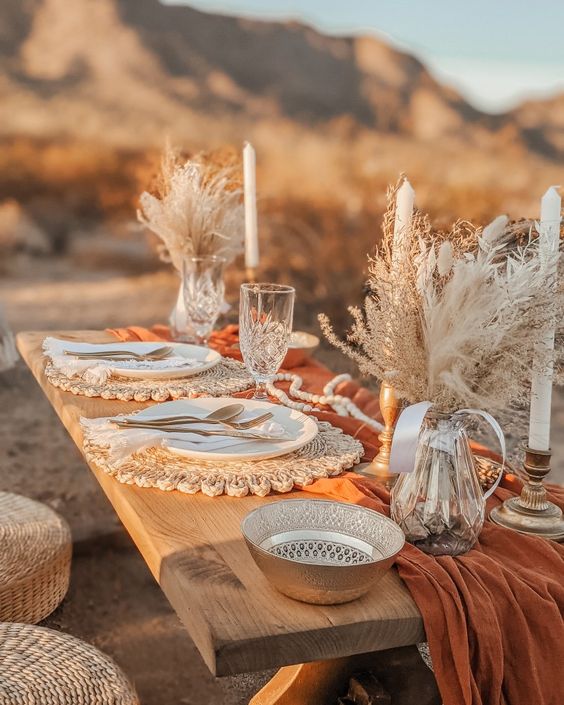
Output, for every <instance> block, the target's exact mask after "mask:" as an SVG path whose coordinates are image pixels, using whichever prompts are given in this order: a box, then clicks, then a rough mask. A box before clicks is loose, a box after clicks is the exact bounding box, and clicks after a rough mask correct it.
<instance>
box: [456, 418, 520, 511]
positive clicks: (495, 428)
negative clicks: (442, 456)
mask: <svg viewBox="0 0 564 705" xmlns="http://www.w3.org/2000/svg"><path fill="white" fill-rule="evenodd" d="M459 414H468V415H470V416H480V417H481V418H482V419H484V421H486V422H487V423H488V424H489V425H490V426H491V428H492V429H493V431H494V433H495V435H496V436H497V440H498V442H499V447H500V448H501V459H502V460H501V468H500V471H499V473H498V475H497V477H496V479H495V482H494V483H493V485H492V486H491V487H490V489H489V490H487V492H484V499H487V498H488V497H491V495H492V494H493V493H494V492H495V490H496V489H497V486H498V485H499V483H500V482H501V478H502V476H503V470H504V468H505V460H506V455H507V451H506V447H505V436H504V435H503V431H502V430H501V426H500V425H499V424H498V422H497V421H496V420H495V419H494V417H493V416H492V415H491V414H488V412H487V411H483V410H482V409H460V410H459V411H456V412H455V414H454V416H457V415H459Z"/></svg>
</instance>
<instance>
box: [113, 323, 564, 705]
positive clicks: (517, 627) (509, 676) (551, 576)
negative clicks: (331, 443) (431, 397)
mask: <svg viewBox="0 0 564 705" xmlns="http://www.w3.org/2000/svg"><path fill="white" fill-rule="evenodd" d="M111 332H112V333H114V335H116V336H117V337H118V338H119V339H120V340H145V341H147V340H166V339H168V338H169V331H168V328H166V327H165V326H156V327H155V328H153V329H152V330H147V329H145V328H136V327H130V328H122V329H114V330H112V331H111ZM236 342H237V326H228V327H227V328H225V329H223V330H222V331H219V332H218V333H215V334H214V335H213V337H212V340H211V342H210V345H211V347H214V348H215V349H216V350H218V351H219V352H221V353H222V354H223V355H226V356H229V357H235V358H240V353H239V351H238V349H237V348H234V347H233V346H234V344H235V343H236ZM290 371H291V372H296V373H297V374H299V375H300V377H302V378H303V380H304V385H303V388H304V389H305V390H307V391H311V392H314V393H317V394H319V393H320V391H321V389H322V387H323V386H324V385H325V384H326V383H327V382H328V381H329V380H330V379H331V378H332V377H333V374H332V373H331V372H330V370H328V369H327V368H326V367H324V366H323V365H320V364H319V363H317V362H315V361H314V360H308V361H307V364H305V365H304V366H302V367H299V368H294V369H292V370H290ZM286 384H287V383H286ZM337 393H338V394H343V395H346V396H348V397H350V398H351V399H353V401H354V402H355V403H356V404H357V406H358V407H359V408H360V409H361V410H362V411H364V412H365V413H366V414H368V415H370V416H373V417H375V418H377V417H378V415H379V410H378V400H377V399H376V398H375V396H374V395H373V394H371V393H370V392H368V391H367V390H366V389H363V388H362V387H360V386H359V385H358V384H356V383H353V382H347V383H344V384H342V385H340V386H339V387H338V388H337ZM251 394H252V392H245V393H242V394H239V395H237V396H250V395H251ZM315 415H316V416H317V417H318V418H320V419H324V420H327V421H330V422H331V423H332V424H333V425H335V426H338V427H340V428H342V429H343V430H344V431H345V432H346V433H349V434H351V435H352V436H355V437H356V438H358V439H359V440H360V441H361V442H362V443H363V445H364V448H365V457H366V459H371V458H372V457H374V454H375V453H376V449H377V446H378V441H377V438H376V434H375V432H374V430H373V429H371V428H370V427H368V426H366V424H362V423H361V422H360V421H357V420H355V419H352V418H343V417H341V416H339V415H338V414H335V413H333V412H331V411H319V412H316V414H315ZM303 489H304V490H309V491H311V492H315V493H321V494H325V495H327V496H329V497H332V498H334V499H338V500H344V501H349V502H355V503H357V504H362V505H364V506H367V507H370V508H372V509H376V510H377V511H381V512H383V513H385V514H389V493H388V492H387V491H386V490H385V489H384V488H383V487H381V486H380V485H378V484H377V483H374V482H371V481H369V480H367V479H365V478H362V477H360V476H358V475H355V474H354V473H346V474H345V475H343V476H342V477H339V478H332V479H324V480H318V481H317V482H315V483H313V484H312V485H310V486H309V487H304V488H303ZM519 491H520V482H519V481H518V480H517V478H515V477H513V476H508V477H506V478H505V479H504V481H503V483H502V485H501V486H500V487H498V489H497V490H496V492H495V494H494V496H492V497H491V498H490V500H489V501H488V511H489V510H490V509H491V507H493V506H494V505H495V504H497V503H500V502H501V501H503V500H505V499H507V498H508V497H510V496H512V495H514V494H516V493H518V492H519ZM550 493H551V497H550V498H551V499H552V501H553V502H555V503H556V504H558V505H559V506H561V507H564V489H563V488H558V487H551V488H550ZM397 567H398V571H399V574H400V576H401V577H402V579H403V580H404V582H405V583H406V585H407V587H408V589H409V590H410V592H411V594H412V596H413V598H414V600H415V602H416V603H417V606H418V608H419V610H420V611H421V614H422V617H423V621H424V624H425V631H426V634H427V638H428V640H429V645H430V650H431V656H432V659H433V665H434V671H435V677H436V679H437V683H438V686H439V690H440V692H441V696H442V698H443V702H444V705H533V704H534V705H564V685H563V679H562V676H561V669H562V666H563V665H564V546H563V545H559V544H556V543H554V542H549V541H545V540H543V539H540V538H534V537H529V536H522V535H518V534H516V533H514V532H511V531H509V530H508V529H504V528H502V527H499V526H496V525H494V524H491V523H489V522H486V524H485V526H484V529H483V531H482V533H481V535H480V540H479V542H478V544H477V545H476V546H475V547H474V548H473V549H472V550H471V551H469V552H468V553H467V554H465V555H463V556H457V557H455V558H452V557H450V556H439V557H433V556H429V555H427V554H425V553H423V552H422V551H420V550H419V549H417V548H415V547H414V546H411V545H409V544H406V546H405V548H404V549H403V551H402V552H401V554H400V556H399V558H398V562H397Z"/></svg>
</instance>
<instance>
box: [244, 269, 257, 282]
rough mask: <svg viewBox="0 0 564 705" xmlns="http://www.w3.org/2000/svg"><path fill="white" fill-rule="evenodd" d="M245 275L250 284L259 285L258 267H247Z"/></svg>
mask: <svg viewBox="0 0 564 705" xmlns="http://www.w3.org/2000/svg"><path fill="white" fill-rule="evenodd" d="M245 275H246V278H247V281H248V282H249V284H256V283H257V268H256V267H246V269H245Z"/></svg>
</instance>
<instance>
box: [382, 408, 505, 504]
mask: <svg viewBox="0 0 564 705" xmlns="http://www.w3.org/2000/svg"><path fill="white" fill-rule="evenodd" d="M432 406H433V405H432V403H431V402H430V401H421V402H419V403H418V404H411V405H410V406H408V407H406V408H405V409H404V410H403V411H402V413H401V414H400V416H399V418H398V421H397V423H396V427H395V429H394V437H393V440H392V448H391V450H390V472H391V473H394V474H396V473H404V472H413V469H414V467H415V456H416V453H417V445H418V443H419V434H420V433H421V427H422V426H423V420H424V418H425V415H426V414H427V412H428V411H429V409H430V408H431V407H432ZM463 414H468V415H470V416H480V417H481V418H483V419H484V421H486V422H487V423H488V424H489V425H490V426H491V428H492V429H493V430H494V433H495V435H496V437H497V440H498V442H499V445H500V448H501V455H502V463H501V470H500V472H499V474H498V476H497V478H496V480H495V482H494V483H493V485H492V486H491V487H490V489H489V490H488V491H487V492H485V493H484V499H487V498H488V497H489V496H490V495H492V494H493V493H494V491H495V490H496V488H497V486H498V485H499V483H500V482H501V477H502V475H503V469H504V467H505V458H506V448H505V437H504V435H503V431H502V430H501V426H500V425H499V424H498V422H497V421H496V420H495V419H494V417H493V416H492V415H491V414H488V412H487V411H483V410H482V409H460V410H459V411H455V412H454V414H453V416H458V415H460V416H462V415H463Z"/></svg>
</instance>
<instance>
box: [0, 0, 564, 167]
mask: <svg viewBox="0 0 564 705" xmlns="http://www.w3.org/2000/svg"><path fill="white" fill-rule="evenodd" d="M0 100H2V105H3V119H2V122H1V125H0V130H1V131H2V132H3V133H4V135H6V134H27V135H33V136H49V137H51V136H53V135H60V136H71V137H79V138H86V139H89V140H101V139H102V140H105V141H107V142H110V143H115V144H120V145H124V146H130V145H137V144H139V143H140V142H144V143H147V141H149V142H154V141H155V140H157V139H158V140H161V139H162V133H163V130H164V131H167V132H168V133H169V134H171V135H173V136H175V135H179V136H180V135H182V136H183V137H196V136H198V135H199V136H201V135H202V134H208V135H213V134H216V133H221V134H227V135H229V134H239V133H240V131H241V129H243V130H245V129H250V128H252V127H254V126H256V125H257V124H260V123H262V122H263V121H278V122H280V123H285V124H292V125H298V126H302V125H307V126H308V127H309V126H311V125H312V124H313V125H319V126H323V127H324V128H327V129H333V128H335V129H339V130H341V132H343V131H344V132H346V133H350V132H351V131H352V132H354V131H356V130H360V131H362V130H371V131H377V132H381V133H394V134H396V135H403V134H405V135H408V136H410V137H412V138H415V139H417V140H422V141H436V140H445V139H446V140H455V141H471V142H474V143H478V144H483V145H488V144H489V143H490V142H491V141H492V140H495V142H496V144H499V143H502V144H503V143H505V144H508V145H520V146H524V147H526V148H531V149H533V150H535V151H538V152H541V153H542V154H543V155H544V156H549V157H557V156H561V155H562V154H564V137H563V134H564V102H563V100H564V99H563V98H559V99H555V103H558V105H559V106H560V107H559V109H558V110H554V109H552V108H551V107H550V106H547V107H546V108H545V107H544V106H541V107H540V108H539V107H538V106H537V105H536V104H534V103H530V104H528V105H525V106H523V107H522V108H521V109H519V110H516V111H513V112H512V113H510V114H507V115H502V116H491V115H486V114H484V113H482V112H480V111H478V110H476V109H475V108H473V107H472V106H471V105H470V104H469V103H468V102H466V101H465V100H464V99H463V97H462V96H461V95H460V94H458V93H457V92H456V91H455V90H453V89H451V88H449V87H446V86H444V85H441V84H440V83H439V82H438V81H437V80H435V79H434V78H433V77H432V76H431V74H430V73H429V72H428V71H427V69H426V68H425V66H424V65H423V64H422V63H421V62H420V61H418V60H417V59H416V58H414V57H413V56H410V55H409V54H406V53H402V52H400V51H398V50H397V49H394V48H392V47H390V46H389V45H387V44H386V43H384V42H383V41H381V40H379V39H376V38H373V37H342V38H339V37H328V36H324V35H323V34H320V33H319V32H317V31H315V30H314V29H312V28H310V27H307V26H305V25H302V24H298V23H280V22H259V21H251V20H248V19H241V18H236V17H227V16H220V15H216V14H207V13H204V12H200V11H197V10H195V9H192V8H190V7H187V6H170V5H166V6H165V5H161V4H160V3H159V2H158V0H74V1H73V2H69V0H2V4H1V6H0ZM241 126H244V127H243V128H242V127H241Z"/></svg>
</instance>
